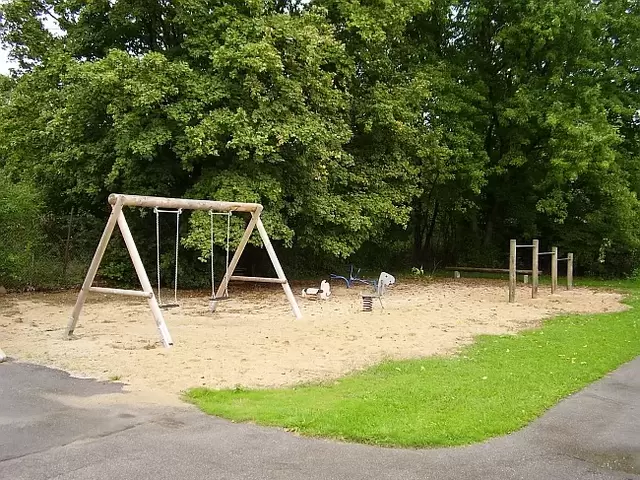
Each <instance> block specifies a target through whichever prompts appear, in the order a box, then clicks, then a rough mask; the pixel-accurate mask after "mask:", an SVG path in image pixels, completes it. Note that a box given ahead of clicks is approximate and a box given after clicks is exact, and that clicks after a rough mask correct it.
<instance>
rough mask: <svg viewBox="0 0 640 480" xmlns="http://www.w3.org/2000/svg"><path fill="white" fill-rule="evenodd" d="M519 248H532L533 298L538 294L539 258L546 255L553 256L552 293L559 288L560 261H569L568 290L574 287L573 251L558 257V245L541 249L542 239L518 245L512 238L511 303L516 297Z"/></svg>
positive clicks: (510, 245) (510, 258)
mask: <svg viewBox="0 0 640 480" xmlns="http://www.w3.org/2000/svg"><path fill="white" fill-rule="evenodd" d="M518 248H531V249H532V256H531V272H532V274H531V298H536V297H537V296H538V274H539V269H538V258H539V257H540V256H544V255H550V256H551V294H554V293H556V291H557V290H558V262H560V261H566V262H567V290H571V289H573V253H568V254H567V256H566V257H565V258H558V247H551V250H550V251H548V252H541V251H540V241H539V240H538V239H534V240H533V241H532V243H531V244H530V245H518V242H517V241H516V240H514V239H511V241H510V242H509V303H513V302H515V298H516V273H519V271H518V270H516V256H517V249H518Z"/></svg>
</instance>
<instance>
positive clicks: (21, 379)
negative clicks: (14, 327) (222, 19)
mask: <svg viewBox="0 0 640 480" xmlns="http://www.w3.org/2000/svg"><path fill="white" fill-rule="evenodd" d="M103 394H111V397H113V396H115V397H117V398H120V396H122V399H121V401H118V402H115V403H113V404H110V405H95V404H92V402H84V400H91V398H92V397H94V398H97V397H95V396H96V395H100V396H102V395H103ZM128 395H129V394H127V393H122V392H121V387H120V386H119V385H118V384H114V383H104V382H96V381H93V380H87V379H77V378H72V377H70V376H69V375H67V374H66V373H64V372H61V371H58V370H52V369H48V368H44V367H39V366H34V365H29V364H26V363H18V362H12V361H10V362H8V363H3V364H0V479H1V480H5V479H6V480H9V479H10V480H20V479H24V480H36V479H38V480H39V479H54V478H55V479H64V480H72V479H92V480H93V479H95V480H100V479H105V480H118V479H135V480H144V479H153V480H164V479H167V480H169V479H170V480H176V479H184V480H191V479H193V480H203V479H216V480H218V479H220V480H222V479H229V480H240V479H243V480H244V479H247V480H249V479H283V480H287V479H313V480H316V479H317V480H329V479H354V480H359V479H362V480H365V479H366V480H371V479H393V480H403V479H421V480H423V479H438V480H441V479H442V480H446V479H452V480H453V479H455V480H464V479H474V480H476V479H485V478H486V479H494V478H495V479H580V480H588V479H640V357H639V358H636V359H635V360H634V361H632V362H630V363H628V364H626V365H624V366H622V367H621V368H619V369H618V370H617V371H615V372H613V373H611V374H610V375H608V376H607V377H605V378H604V379H602V380H601V381H599V382H597V383H595V384H593V385H591V386H589V387H588V388H586V389H585V390H583V391H581V392H579V393H577V394H575V395H573V396H571V397H569V398H567V399H565V400H564V401H562V402H561V403H560V404H558V405H557V406H556V407H554V408H553V409H551V410H549V411H548V412H547V413H546V414H545V415H544V416H542V417H541V418H540V419H538V420H537V421H535V422H533V423H532V424H531V425H530V426H528V427H527V428H525V429H523V430H521V431H519V432H517V433H514V434H512V435H508V436H505V437H501V438H496V439H492V440H489V441H487V442H485V443H482V444H478V445H473V446H469V447H456V448H439V449H424V450H402V449H391V448H377V447H370V446H363V445H355V444H343V443H339V442H332V441H327V440H318V439H310V438H301V437H298V436H295V435H292V434H290V433H287V432H284V431H281V430H278V429H271V428H262V427H257V426H254V425H244V424H234V423H231V422H228V421H225V420H221V419H218V418H214V417H210V416H207V415H204V414H202V413H200V412H199V411H197V410H196V409H195V408H193V407H165V406H152V407H150V406H143V405H139V404H136V403H135V402H134V401H129V400H128V399H129V397H130V396H128ZM64 399H74V401H71V402H70V401H66V400H64ZM84 403H86V405H85V404H84Z"/></svg>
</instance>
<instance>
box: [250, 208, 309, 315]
mask: <svg viewBox="0 0 640 480" xmlns="http://www.w3.org/2000/svg"><path fill="white" fill-rule="evenodd" d="M256 226H257V227H258V232H260V237H261V238H262V243H264V247H265V248H266V249H267V253H268V254H269V258H270V259H271V263H272V264H273V268H274V269H275V270H276V274H277V275H278V278H279V279H280V280H284V282H285V283H283V284H282V289H283V290H284V294H285V295H286V296H287V300H289V303H290V304H291V309H292V310H293V314H294V315H295V316H296V318H297V319H298V320H299V319H301V318H302V313H301V312H300V307H298V302H296V297H294V296H293V292H292V291H291V285H289V282H288V281H287V277H286V276H285V274H284V270H283V269H282V265H280V260H278V256H277V255H276V251H275V250H274V249H273V245H271V240H269V235H268V234H267V230H266V229H265V228H264V225H263V224H262V220H260V217H258V222H257V223H256Z"/></svg>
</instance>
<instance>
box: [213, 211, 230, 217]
mask: <svg viewBox="0 0 640 480" xmlns="http://www.w3.org/2000/svg"><path fill="white" fill-rule="evenodd" d="M209 215H222V216H223V217H229V216H231V212H212V211H211V210H209Z"/></svg>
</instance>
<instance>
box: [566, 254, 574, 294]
mask: <svg viewBox="0 0 640 480" xmlns="http://www.w3.org/2000/svg"><path fill="white" fill-rule="evenodd" d="M567 290H573V253H567Z"/></svg>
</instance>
